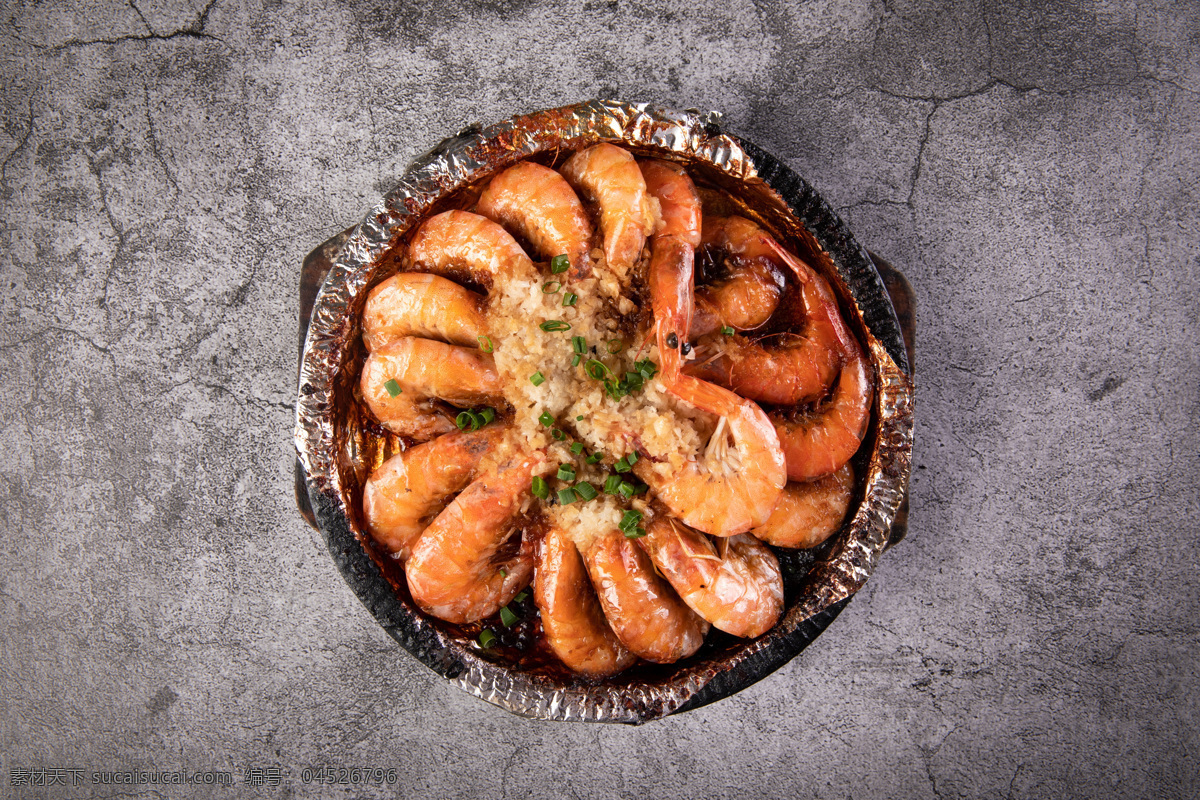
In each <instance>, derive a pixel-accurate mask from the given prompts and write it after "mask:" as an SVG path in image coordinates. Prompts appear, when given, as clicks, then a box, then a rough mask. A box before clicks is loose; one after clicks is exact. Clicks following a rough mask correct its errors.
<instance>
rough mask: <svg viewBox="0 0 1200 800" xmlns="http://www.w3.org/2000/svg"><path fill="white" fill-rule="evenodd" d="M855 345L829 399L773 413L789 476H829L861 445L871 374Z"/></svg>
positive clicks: (871, 389)
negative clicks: (813, 405) (805, 407)
mask: <svg viewBox="0 0 1200 800" xmlns="http://www.w3.org/2000/svg"><path fill="white" fill-rule="evenodd" d="M851 341H853V340H851ZM854 348H855V350H856V352H852V353H851V355H850V359H849V360H848V361H847V362H846V365H845V366H843V367H842V373H841V375H839V376H838V381H837V385H836V386H835V387H834V389H833V396H832V397H830V398H829V400H828V401H826V402H824V403H821V404H820V405H818V406H817V407H816V409H814V410H812V411H804V410H801V409H793V410H789V411H773V412H771V422H772V424H774V426H775V431H776V432H777V433H778V434H779V444H780V446H781V447H782V448H783V455H784V457H785V458H786V459H787V475H788V478H790V479H791V480H794V481H801V480H809V479H811V478H818V477H820V476H822V475H828V474H829V473H830V472H833V471H834V470H836V469H839V468H840V467H841V466H842V465H843V464H845V463H846V462H847V461H849V460H850V457H851V456H853V455H854V454H855V453H856V452H858V448H859V445H861V444H862V440H863V436H865V435H866V433H867V423H868V422H870V418H871V398H872V397H873V396H874V375H873V374H872V372H871V367H870V365H869V363H868V362H867V359H866V358H865V357H864V356H863V353H862V349H861V348H860V347H859V346H858V343H857V342H855V343H854Z"/></svg>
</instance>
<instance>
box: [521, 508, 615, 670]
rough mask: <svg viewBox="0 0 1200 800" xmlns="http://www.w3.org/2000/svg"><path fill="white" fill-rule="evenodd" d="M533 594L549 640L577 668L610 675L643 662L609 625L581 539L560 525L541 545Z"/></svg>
mask: <svg viewBox="0 0 1200 800" xmlns="http://www.w3.org/2000/svg"><path fill="white" fill-rule="evenodd" d="M533 597H534V602H536V603H537V607H538V609H539V610H540V611H541V615H542V629H543V630H544V631H545V633H546V642H547V643H548V644H549V645H550V649H551V650H553V651H554V654H555V655H556V656H558V658H559V660H561V661H562V662H563V663H564V664H566V665H567V666H568V667H569V668H570V669H571V670H572V671H574V672H579V673H582V674H584V675H590V676H592V677H594V678H604V677H608V676H609V675H616V674H617V673H618V672H620V671H622V670H624V669H627V668H629V667H631V666H633V664H634V662H636V661H637V656H635V655H634V654H633V653H631V652H630V651H629V650H627V649H626V648H625V646H624V645H622V644H621V641H620V640H619V639H618V638H617V636H616V634H614V633H613V631H612V628H610V627H609V625H608V621H607V620H606V619H605V618H604V610H603V609H602V608H600V601H599V600H598V599H597V598H596V590H595V589H593V588H592V584H591V583H590V582H589V581H588V574H587V568H586V567H584V565H583V558H582V557H581V556H580V555H579V551H578V550H577V549H576V547H575V542H573V541H572V540H571V538H570V536H568V535H567V533H566V532H565V531H564V530H563V529H562V528H559V527H558V526H557V525H555V526H552V527H551V528H550V530H549V531H548V532H547V533H546V536H545V538H543V539H542V545H541V548H540V549H539V550H538V560H537V566H536V567H535V568H534V579H533Z"/></svg>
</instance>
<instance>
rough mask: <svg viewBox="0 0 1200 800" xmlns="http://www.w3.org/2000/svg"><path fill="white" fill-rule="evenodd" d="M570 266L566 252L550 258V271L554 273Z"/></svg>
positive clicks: (565, 269)
mask: <svg viewBox="0 0 1200 800" xmlns="http://www.w3.org/2000/svg"><path fill="white" fill-rule="evenodd" d="M570 268H571V260H570V259H569V258H567V254H566V253H563V254H562V255H560V256H555V257H554V258H552V259H550V271H551V272H553V273H554V274H555V275H558V274H559V273H562V272H566V271H567V270H569V269H570Z"/></svg>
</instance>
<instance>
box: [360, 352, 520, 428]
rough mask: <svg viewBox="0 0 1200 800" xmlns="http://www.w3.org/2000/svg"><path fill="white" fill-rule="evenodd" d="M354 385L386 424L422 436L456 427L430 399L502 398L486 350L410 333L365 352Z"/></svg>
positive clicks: (468, 402)
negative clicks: (356, 381)
mask: <svg viewBox="0 0 1200 800" xmlns="http://www.w3.org/2000/svg"><path fill="white" fill-rule="evenodd" d="M359 387H360V390H361V392H362V397H363V400H364V401H365V402H366V404H367V407H368V408H370V409H371V413H372V414H374V415H375V418H376V419H378V420H379V421H380V422H381V423H383V426H384V427H385V428H387V429H388V430H390V431H392V432H393V433H398V434H401V435H403V436H411V437H413V438H416V439H419V440H421V441H425V440H428V439H431V438H433V437H434V436H437V435H439V434H443V433H449V432H450V431H452V430H454V429H455V424H454V416H453V415H452V414H451V413H450V412H448V411H446V410H444V409H442V408H440V407H439V406H438V405H437V404H436V403H435V402H434V401H435V400H442V401H445V402H447V403H450V404H451V405H455V406H463V407H466V406H473V405H485V404H490V405H497V404H499V403H500V402H501V401H503V399H504V395H503V391H502V387H501V383H500V376H499V375H498V374H497V373H496V363H495V361H493V359H492V356H491V355H490V354H488V353H483V352H480V351H479V350H472V349H469V348H466V347H456V346H455V345H450V344H445V343H443V342H435V341H434V340H432V339H419V338H416V337H412V336H404V337H401V338H399V339H395V340H393V341H391V342H388V343H387V344H385V345H384V346H383V347H380V348H379V349H378V350H376V351H375V352H373V353H371V354H370V355H369V356H367V361H366V363H365V364H363V369H362V378H361V381H360V383H359ZM393 392H395V395H394V396H393Z"/></svg>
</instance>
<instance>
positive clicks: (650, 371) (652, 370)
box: [633, 358, 658, 380]
mask: <svg viewBox="0 0 1200 800" xmlns="http://www.w3.org/2000/svg"><path fill="white" fill-rule="evenodd" d="M633 368H634V369H636V370H637V371H638V374H639V375H641V376H642V377H643V378H645V379H646V380H650V379H651V378H653V377H654V376H655V375H657V374H658V365H656V364H655V363H654V362H653V361H651V360H650V359H648V358H644V359H642V360H641V361H638V362H636V363H634V365H633Z"/></svg>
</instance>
